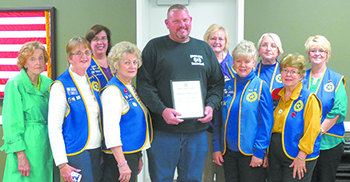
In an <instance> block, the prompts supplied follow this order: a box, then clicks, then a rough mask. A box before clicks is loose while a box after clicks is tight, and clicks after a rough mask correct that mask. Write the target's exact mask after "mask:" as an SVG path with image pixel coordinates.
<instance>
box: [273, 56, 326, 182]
mask: <svg viewBox="0 0 350 182" xmlns="http://www.w3.org/2000/svg"><path fill="white" fill-rule="evenodd" d="M279 69H280V72H281V77H282V82H283V84H284V87H283V88H282V89H280V90H277V89H276V90H275V91H274V92H273V98H274V99H275V100H277V103H278V105H277V107H276V109H275V111H274V125H273V128H272V136H271V143H270V147H269V154H268V160H269V168H268V169H269V179H270V181H271V182H282V181H283V182H292V181H298V182H300V181H302V182H309V181H311V177H312V172H313V170H314V167H315V165H316V161H317V158H318V155H319V146H320V140H321V135H320V125H321V110H322V108H321V103H320V101H319V100H318V98H317V97H316V95H315V94H314V93H312V92H311V91H310V90H308V89H307V88H305V87H303V85H302V83H301V80H302V79H303V78H304V76H305V71H306V69H305V58H304V56H302V55H298V54H295V55H293V54H288V55H286V56H284V57H283V58H282V60H281V62H280V68H279Z"/></svg>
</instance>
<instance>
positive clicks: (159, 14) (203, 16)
mask: <svg viewBox="0 0 350 182" xmlns="http://www.w3.org/2000/svg"><path fill="white" fill-rule="evenodd" d="M169 1H171V0H169ZM188 1H189V5H188V6H187V9H188V11H189V14H190V16H192V18H193V19H192V30H191V33H190V36H191V37H194V38H197V39H201V40H202V39H203V35H204V33H205V31H206V30H207V28H208V27H209V26H210V25H211V24H213V23H215V24H218V25H222V26H223V27H225V28H226V29H228V31H229V37H230V42H231V43H230V52H231V51H232V50H233V48H234V47H235V45H237V43H238V42H239V41H241V40H243V38H244V34H243V32H244V0H188ZM172 2H174V4H176V3H177V0H172ZM136 3H137V10H136V12H137V15H136V17H137V20H136V23H137V27H136V28H137V31H136V32H137V46H138V48H139V49H140V50H142V49H143V48H144V46H145V45H146V44H147V42H148V41H149V40H150V39H152V38H155V37H159V36H162V35H168V34H169V31H168V29H167V28H166V26H165V23H164V20H165V19H166V17H167V16H166V15H167V11H168V8H169V7H170V6H158V5H157V0H137V1H136ZM143 161H144V166H143V170H142V172H141V174H140V175H139V176H138V181H139V182H148V181H151V180H150V178H149V175H148V162H147V157H146V153H144V155H143ZM175 176H176V175H175Z"/></svg>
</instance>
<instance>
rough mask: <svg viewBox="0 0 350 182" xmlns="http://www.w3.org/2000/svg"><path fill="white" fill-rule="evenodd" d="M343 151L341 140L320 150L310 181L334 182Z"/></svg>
mask: <svg viewBox="0 0 350 182" xmlns="http://www.w3.org/2000/svg"><path fill="white" fill-rule="evenodd" d="M343 152H344V143H343V142H341V143H340V144H339V145H337V146H335V147H334V148H331V149H329V150H320V156H319V158H318V160H317V163H316V167H315V170H314V173H313V175H312V182H334V181H335V175H336V173H337V168H338V166H339V163H340V159H341V156H342V155H343Z"/></svg>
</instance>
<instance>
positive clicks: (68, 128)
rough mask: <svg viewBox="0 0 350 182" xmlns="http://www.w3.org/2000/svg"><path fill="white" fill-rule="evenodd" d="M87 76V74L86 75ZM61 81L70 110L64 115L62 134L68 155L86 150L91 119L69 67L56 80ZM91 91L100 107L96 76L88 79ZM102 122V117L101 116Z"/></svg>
mask: <svg viewBox="0 0 350 182" xmlns="http://www.w3.org/2000/svg"><path fill="white" fill-rule="evenodd" d="M86 76H87V75H86ZM54 82H58V83H60V84H61V85H62V86H63V88H64V92H65V95H66V102H67V104H68V112H67V114H66V115H65V117H64V122H63V125H62V135H63V139H64V143H65V147H66V153H67V156H72V155H77V154H79V153H81V152H83V151H84V149H85V147H86V145H87V144H88V141H89V137H90V129H89V127H90V120H89V117H88V112H87V110H88V109H87V106H86V104H85V100H84V97H83V95H81V93H80V90H79V87H78V86H77V84H76V83H75V80H74V78H73V76H72V75H71V71H70V70H69V68H68V69H67V70H66V71H65V72H63V73H62V74H61V75H60V76H59V77H58V78H57V80H56V81H54ZM88 82H89V85H90V88H91V92H93V93H94V97H95V100H96V101H97V103H98V107H99V108H100V105H101V103H100V96H99V84H98V80H97V79H96V77H92V78H89V79H88ZM99 120H100V123H101V117H100V116H99Z"/></svg>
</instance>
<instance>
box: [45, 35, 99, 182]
mask: <svg viewBox="0 0 350 182" xmlns="http://www.w3.org/2000/svg"><path fill="white" fill-rule="evenodd" d="M66 54H67V59H68V62H69V64H70V66H69V68H68V69H67V70H66V71H65V72H63V73H62V74H61V75H60V76H59V77H58V78H57V80H56V81H54V83H53V84H52V86H51V90H50V100H49V121H48V127H49V138H50V144H51V148H52V153H53V157H54V160H55V163H56V166H58V168H59V169H60V172H61V176H62V179H63V180H64V181H69V182H73V179H72V175H71V172H79V173H80V174H81V175H82V182H99V181H100V173H101V171H100V163H101V132H100V120H101V118H100V99H99V84H98V80H97V78H96V77H94V76H90V77H89V76H88V75H87V74H86V70H87V69H88V68H89V66H90V62H91V47H90V44H89V42H88V41H87V40H86V39H85V38H83V37H78V36H75V37H73V38H72V39H70V40H69V42H68V43H67V46H66Z"/></svg>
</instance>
